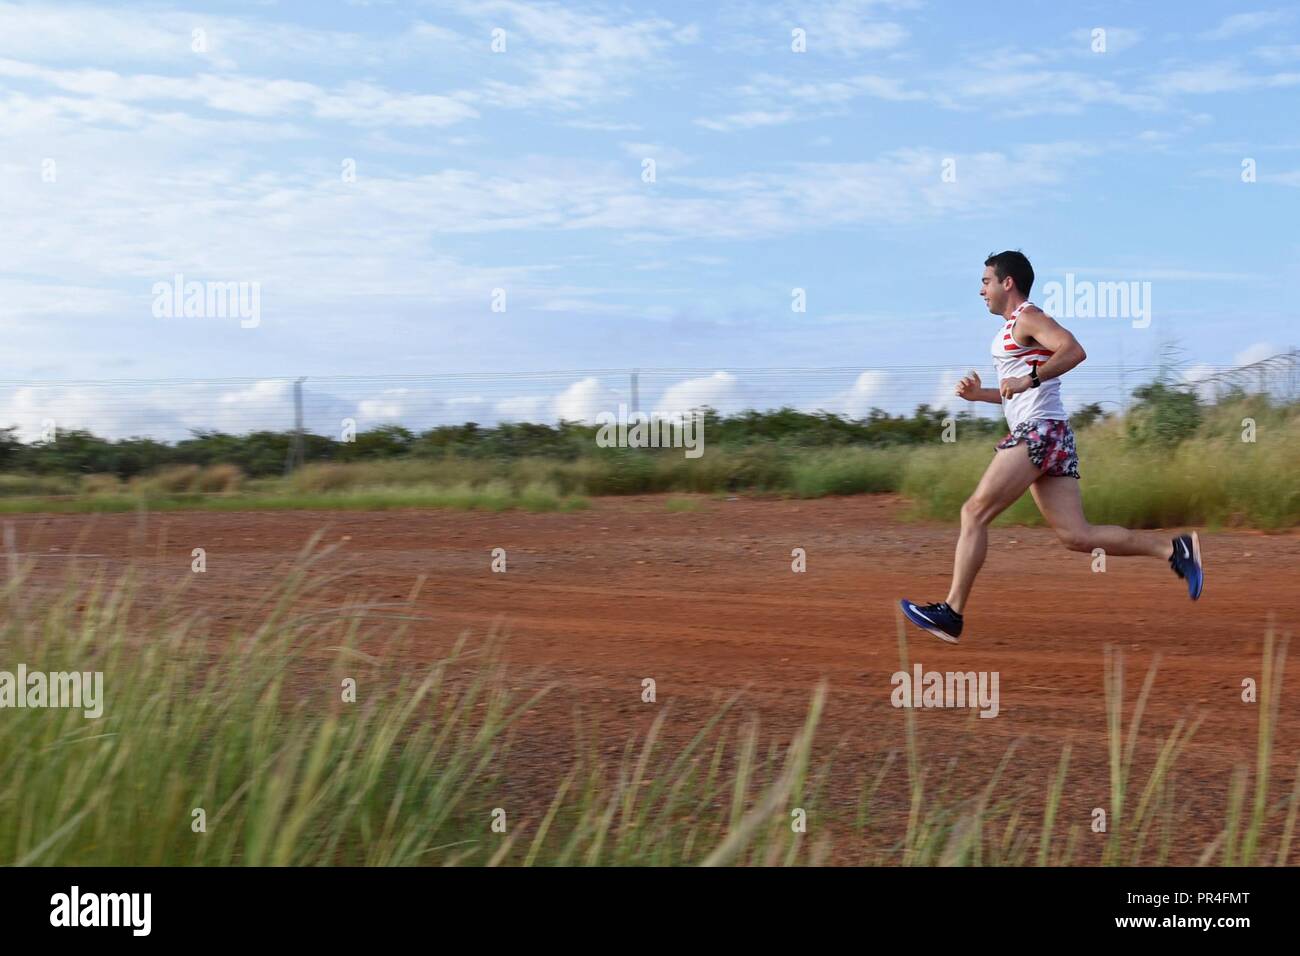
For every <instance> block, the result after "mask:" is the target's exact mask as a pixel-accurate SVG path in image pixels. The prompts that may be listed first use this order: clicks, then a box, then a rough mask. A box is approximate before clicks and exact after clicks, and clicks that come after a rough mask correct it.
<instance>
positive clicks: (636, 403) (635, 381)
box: [632, 368, 641, 415]
mask: <svg viewBox="0 0 1300 956" xmlns="http://www.w3.org/2000/svg"><path fill="white" fill-rule="evenodd" d="M640 372H641V370H640V369H636V368H634V369H632V414H633V415H635V414H636V413H637V412H639V411H641V389H640V381H639V378H640Z"/></svg>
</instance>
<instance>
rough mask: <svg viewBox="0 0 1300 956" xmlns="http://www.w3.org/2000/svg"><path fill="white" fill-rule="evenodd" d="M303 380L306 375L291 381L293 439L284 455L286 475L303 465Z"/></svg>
mask: <svg viewBox="0 0 1300 956" xmlns="http://www.w3.org/2000/svg"><path fill="white" fill-rule="evenodd" d="M305 381H307V377H306V376H303V377H302V378H299V379H297V380H296V381H295V382H294V383H293V440H292V441H291V442H290V443H289V454H288V455H287V456H286V457H285V462H284V473H285V474H286V475H288V474H290V473H291V472H292V471H293V470H294V469H295V468H301V467H302V465H303V458H304V455H303V443H302V383H303V382H305Z"/></svg>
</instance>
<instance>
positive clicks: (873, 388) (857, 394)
mask: <svg viewBox="0 0 1300 956" xmlns="http://www.w3.org/2000/svg"><path fill="white" fill-rule="evenodd" d="M888 388H889V373H888V372H883V371H875V370H872V371H866V372H863V373H861V374H860V375H858V377H857V378H856V379H855V380H854V382H853V385H852V386H851V387H850V388H849V389H848V390H847V391H845V392H841V393H840V394H839V395H837V396H835V397H834V398H832V399H831V400H830V401H829V402H826V403H824V404H822V405H819V406H818V408H820V409H825V410H826V411H828V412H836V413H837V414H841V415H844V416H846V417H848V418H866V417H867V416H868V415H869V414H870V413H871V409H873V408H878V407H880V406H881V405H883V404H884V402H883V401H882V400H883V399H884V398H885V397H886V394H887V390H888Z"/></svg>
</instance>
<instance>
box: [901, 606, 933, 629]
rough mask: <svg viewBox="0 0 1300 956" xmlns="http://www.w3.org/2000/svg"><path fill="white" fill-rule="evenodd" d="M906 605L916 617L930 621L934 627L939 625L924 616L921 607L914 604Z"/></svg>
mask: <svg viewBox="0 0 1300 956" xmlns="http://www.w3.org/2000/svg"><path fill="white" fill-rule="evenodd" d="M908 607H910V608H911V609H912V613H913V614H915V615H916V616H917V617H920V618H925V620H927V621H930V623H931V624H933V625H934V626H935V627H938V626H939V624H938V622H936V621H933V620H931V619H930V618H928V617H926V616H925V615H924V614H922V613H921V609H920V608H919V607H917V606H916V605H915V604H909V605H908Z"/></svg>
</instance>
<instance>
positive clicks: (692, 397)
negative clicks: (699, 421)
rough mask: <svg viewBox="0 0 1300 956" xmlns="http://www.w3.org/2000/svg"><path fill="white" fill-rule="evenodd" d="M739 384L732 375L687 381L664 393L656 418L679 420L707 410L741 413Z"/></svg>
mask: <svg viewBox="0 0 1300 956" xmlns="http://www.w3.org/2000/svg"><path fill="white" fill-rule="evenodd" d="M739 384H740V383H739V382H738V381H737V379H736V376H734V375H732V374H731V373H730V372H714V373H713V374H712V375H707V376H704V377H701V378H689V379H686V380H685V381H682V382H678V383H676V384H675V385H670V386H668V388H666V389H664V393H663V395H661V396H660V397H659V401H658V402H656V403H655V408H654V412H653V413H652V414H654V415H659V416H663V417H665V418H676V417H678V416H682V415H687V414H689V413H690V412H692V411H693V410H695V409H697V408H704V407H708V408H713V409H717V410H718V411H719V412H723V413H733V412H737V411H740V408H739V407H738V403H739V401H740V395H739Z"/></svg>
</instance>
